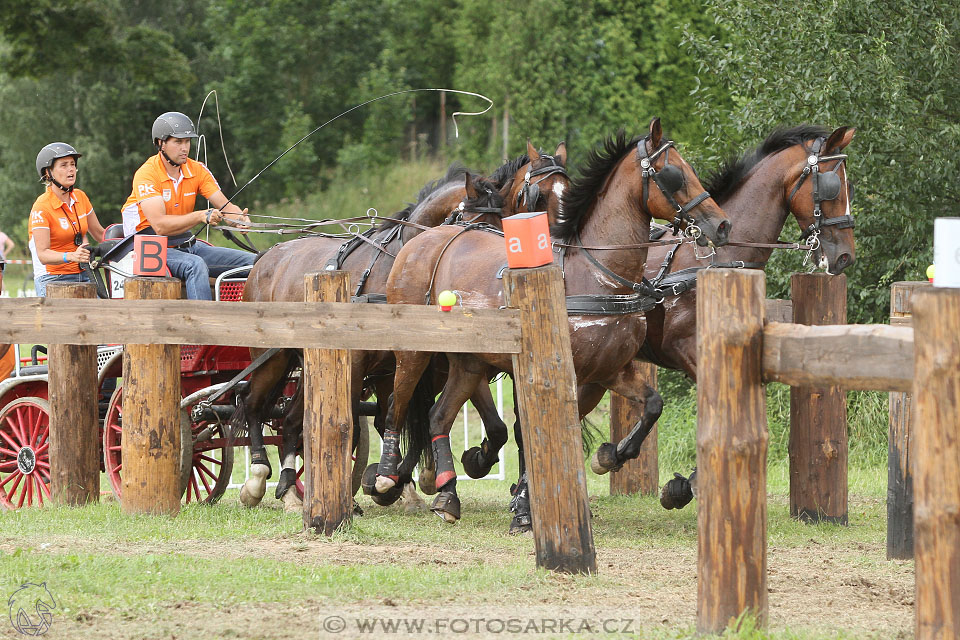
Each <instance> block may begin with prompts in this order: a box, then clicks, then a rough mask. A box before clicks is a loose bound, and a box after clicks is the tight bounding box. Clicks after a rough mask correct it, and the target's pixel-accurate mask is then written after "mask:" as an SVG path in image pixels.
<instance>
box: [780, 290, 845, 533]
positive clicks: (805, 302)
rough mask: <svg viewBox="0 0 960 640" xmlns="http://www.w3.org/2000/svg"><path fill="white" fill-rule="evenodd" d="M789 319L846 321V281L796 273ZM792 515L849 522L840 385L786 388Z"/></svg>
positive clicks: (800, 321)
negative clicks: (787, 394) (788, 416)
mask: <svg viewBox="0 0 960 640" xmlns="http://www.w3.org/2000/svg"><path fill="white" fill-rule="evenodd" d="M790 288H791V297H792V298H793V321H794V322H795V323H797V324H806V325H823V324H846V323H847V277H846V276H844V275H837V276H831V275H827V274H825V273H795V274H793V276H792V277H791V278H790ZM788 448H789V453H790V515H791V516H793V517H794V518H799V519H800V520H801V521H803V522H832V523H836V524H843V525H845V524H847V455H848V447H847V394H846V392H845V391H843V390H842V389H841V388H840V387H806V386H804V387H791V388H790V442H789V445H788Z"/></svg>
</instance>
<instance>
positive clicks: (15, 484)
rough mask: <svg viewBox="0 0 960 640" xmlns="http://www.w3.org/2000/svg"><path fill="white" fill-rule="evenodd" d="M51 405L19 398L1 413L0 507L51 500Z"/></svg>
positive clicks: (35, 399) (15, 507) (37, 399)
mask: <svg viewBox="0 0 960 640" xmlns="http://www.w3.org/2000/svg"><path fill="white" fill-rule="evenodd" d="M49 436H50V405H49V404H48V403H47V401H46V400H44V399H43V398H17V399H16V400H13V401H12V402H10V403H9V404H8V405H7V406H5V407H4V408H3V410H0V504H2V505H3V506H4V507H6V508H8V509H19V508H20V507H23V506H28V507H30V506H33V504H34V502H36V503H37V504H38V505H42V504H43V502H44V501H45V500H49V499H50V452H49V446H50V441H49Z"/></svg>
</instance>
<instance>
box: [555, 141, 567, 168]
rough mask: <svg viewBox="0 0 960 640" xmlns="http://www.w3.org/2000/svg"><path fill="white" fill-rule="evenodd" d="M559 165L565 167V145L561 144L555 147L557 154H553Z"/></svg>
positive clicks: (564, 143)
mask: <svg viewBox="0 0 960 640" xmlns="http://www.w3.org/2000/svg"><path fill="white" fill-rule="evenodd" d="M553 155H554V156H555V157H556V159H557V160H559V161H560V164H562V165H563V166H567V143H566V142H561V143H560V144H558V145H557V152H556V153H554V154H553Z"/></svg>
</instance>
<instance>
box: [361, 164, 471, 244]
mask: <svg viewBox="0 0 960 640" xmlns="http://www.w3.org/2000/svg"><path fill="white" fill-rule="evenodd" d="M468 173H469V174H470V175H471V177H473V179H474V180H477V179H478V177H477V175H476V174H475V173H474V172H473V171H470V170H469V169H467V168H466V167H464V166H463V165H462V164H460V163H459V162H454V163H453V164H451V165H450V166H449V167H448V168H447V173H446V175H444V176H443V177H441V178H437V179H436V180H433V181H431V182H428V183H427V184H425V185H423V187H422V188H421V189H420V192H419V193H418V194H417V199H416V201H414V202H408V203H407V206H406V207H404V208H403V209H400V211H397V212H396V213H394V214H393V215H392V216H390V218H385V219H384V221H383V222H382V223H381V224H380V225H379V226H378V227H377V228H376V229H377V231H383V230H384V229H389V228H390V227H393V226H395V225H396V224H397V223H396V222H393V220H409V219H410V215H411V214H412V213H413V210H414V209H416V208H417V207H418V206H419V205H420V203H421V202H423V201H424V200H426V199H427V198H428V197H429V196H430V194H432V193H433V192H434V191H436V190H438V189H439V188H440V187H443V186H445V185H447V184H448V183H450V182H453V181H454V180H459V181H460V182H463V180H464V179H465V177H466V175H467V174H468ZM391 218H392V220H391Z"/></svg>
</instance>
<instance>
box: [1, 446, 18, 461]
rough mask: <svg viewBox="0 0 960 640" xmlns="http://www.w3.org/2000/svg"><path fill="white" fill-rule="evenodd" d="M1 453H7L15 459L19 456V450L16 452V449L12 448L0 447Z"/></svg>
mask: <svg viewBox="0 0 960 640" xmlns="http://www.w3.org/2000/svg"><path fill="white" fill-rule="evenodd" d="M0 453H2V454H4V455H7V456H10V457H12V458H14V459H15V458H16V457H17V452H16V451H12V450H10V449H4V448H3V447H0Z"/></svg>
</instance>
